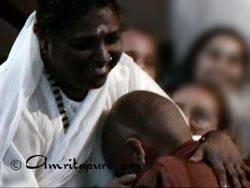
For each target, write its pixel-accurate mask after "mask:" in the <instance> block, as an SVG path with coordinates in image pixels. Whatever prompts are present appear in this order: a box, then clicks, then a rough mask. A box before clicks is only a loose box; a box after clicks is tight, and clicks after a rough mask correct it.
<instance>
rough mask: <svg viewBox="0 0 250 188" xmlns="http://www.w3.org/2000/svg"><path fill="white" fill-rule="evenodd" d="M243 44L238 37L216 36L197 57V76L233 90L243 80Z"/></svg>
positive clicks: (227, 89)
mask: <svg viewBox="0 0 250 188" xmlns="http://www.w3.org/2000/svg"><path fill="white" fill-rule="evenodd" d="M242 51H243V50H242V46H241V44H240V42H239V41H237V40H236V39H234V38H232V37H230V36H226V35H224V36H223V35H221V36H217V37H214V38H213V39H212V40H211V41H210V42H209V43H208V44H207V46H205V48H204V50H203V51H202V52H201V53H200V54H199V56H198V58H197V67H196V71H195V77H196V79H198V80H201V81H207V82H210V83H213V84H216V85H217V86H219V87H220V88H222V89H223V90H225V91H232V90H235V89H237V87H238V86H240V84H241V82H242V80H243V74H244V70H243V69H244V66H243V64H244V63H243V52H242Z"/></svg>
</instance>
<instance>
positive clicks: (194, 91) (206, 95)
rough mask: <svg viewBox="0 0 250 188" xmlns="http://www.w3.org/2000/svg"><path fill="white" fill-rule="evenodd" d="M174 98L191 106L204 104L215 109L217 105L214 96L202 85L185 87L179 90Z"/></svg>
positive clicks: (203, 105)
mask: <svg viewBox="0 0 250 188" xmlns="http://www.w3.org/2000/svg"><path fill="white" fill-rule="evenodd" d="M174 100H176V102H180V103H183V104H184V105H186V106H189V107H195V106H202V107H205V108H210V109H211V108H212V109H213V108H216V106H217V102H216V100H215V98H214V96H213V95H212V94H211V93H210V92H208V91H207V90H205V89H203V88H200V87H190V88H183V89H181V90H180V91H177V93H176V94H175V95H174Z"/></svg>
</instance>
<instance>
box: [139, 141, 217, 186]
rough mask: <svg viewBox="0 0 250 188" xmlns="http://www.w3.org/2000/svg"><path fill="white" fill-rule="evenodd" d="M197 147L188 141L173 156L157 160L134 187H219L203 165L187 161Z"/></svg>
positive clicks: (209, 169) (210, 171)
mask: <svg viewBox="0 0 250 188" xmlns="http://www.w3.org/2000/svg"><path fill="white" fill-rule="evenodd" d="M197 146H198V142H193V141H190V142H188V143H186V144H184V145H183V147H181V148H180V150H179V151H178V152H177V153H176V155H175V156H165V157H161V158H159V159H157V160H156V161H155V163H154V166H153V167H152V168H151V169H149V170H147V171H145V172H144V173H143V174H142V175H141V176H140V178H139V179H138V181H137V182H136V184H135V187H171V188H172V187H209V188H210V187H219V184H218V181H217V179H216V177H215V175H214V173H213V170H212V169H211V168H210V167H209V166H208V165H207V164H206V163H205V162H201V163H193V162H190V161H188V159H189V158H190V157H191V155H192V154H193V153H194V151H195V149H196V148H197Z"/></svg>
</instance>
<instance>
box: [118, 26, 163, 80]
mask: <svg viewBox="0 0 250 188" xmlns="http://www.w3.org/2000/svg"><path fill="white" fill-rule="evenodd" d="M122 42H123V51H124V52H125V53H126V54H128V55H129V56H130V57H132V58H133V60H134V61H135V62H136V63H137V64H138V65H139V66H140V67H141V68H142V69H143V70H144V71H145V72H147V73H148V74H149V75H150V76H151V77H152V78H153V79H154V80H157V79H158V78H159V66H160V65H159V58H158V47H157V44H156V41H155V39H154V38H153V37H152V36H150V35H149V34H146V33H145V32H142V31H140V30H136V29H128V30H126V31H124V32H123V33H122Z"/></svg>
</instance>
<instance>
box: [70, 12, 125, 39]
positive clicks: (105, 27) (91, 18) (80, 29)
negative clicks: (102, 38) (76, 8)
mask: <svg viewBox="0 0 250 188" xmlns="http://www.w3.org/2000/svg"><path fill="white" fill-rule="evenodd" d="M119 29H120V23H119V18H118V16H117V15H116V14H115V13H114V12H113V11H112V10H111V9H110V8H99V9H93V11H90V12H89V13H88V14H86V15H85V16H83V17H81V18H80V19H79V20H78V21H77V22H76V24H75V25H74V26H73V28H72V30H73V32H71V34H72V36H74V37H77V38H81V37H85V36H92V35H98V34H99V32H100V31H101V32H105V33H112V32H116V31H118V30H119Z"/></svg>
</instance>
